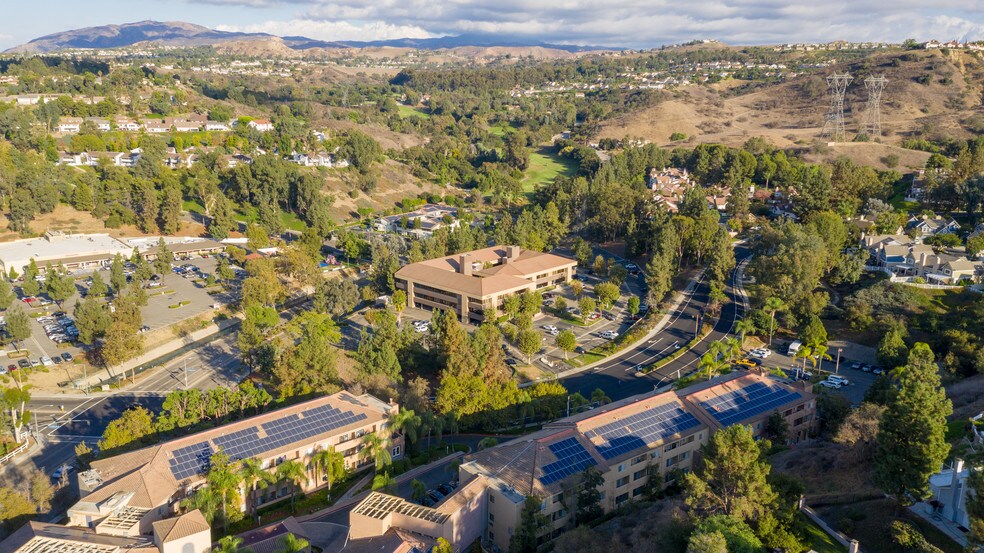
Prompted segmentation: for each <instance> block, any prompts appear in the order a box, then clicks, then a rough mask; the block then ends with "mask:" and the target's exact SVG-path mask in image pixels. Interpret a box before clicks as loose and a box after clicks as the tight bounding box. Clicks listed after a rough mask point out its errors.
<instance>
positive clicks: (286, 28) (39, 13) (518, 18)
mask: <svg viewBox="0 0 984 553" xmlns="http://www.w3.org/2000/svg"><path fill="white" fill-rule="evenodd" d="M3 4H4V6H3V12H4V13H3V17H2V21H3V23H2V24H0V48H9V47H11V46H15V45H18V44H22V43H24V42H27V41H29V40H31V39H32V38H36V37H39V36H43V35H46V34H50V33H55V32H59V31H64V30H69V29H77V28H81V27H88V26H96V25H105V24H110V23H128V22H133V21H140V20H144V19H153V20H158V21H186V22H189V23H196V24H199V25H204V26H207V27H211V28H216V29H221V30H228V31H249V32H267V33H271V34H276V35H303V36H307V37H310V38H315V39H321V40H381V39H393V38H403V37H413V38H424V37H435V36H444V35H458V34H462V33H494V34H505V35H510V36H511V37H513V36H522V37H527V38H529V39H532V40H536V41H542V42H550V43H560V44H588V45H601V46H615V47H626V48H652V47H657V46H661V45H664V44H678V43H681V42H687V41H690V40H697V39H715V40H720V41H722V42H725V43H728V44H735V45H739V44H776V43H786V42H821V41H824V42H825V41H830V40H851V41H890V42H901V41H902V40H904V39H906V38H910V37H911V38H916V39H917V40H928V39H931V38H936V39H939V40H950V39H958V40H984V0H959V1H957V0H935V1H931V2H927V1H926V0H891V1H889V0H686V1H681V0H495V1H493V0H126V1H124V0H81V1H80V0H35V1H33V2H27V1H25V0H4V2H3ZM83 6H84V7H83Z"/></svg>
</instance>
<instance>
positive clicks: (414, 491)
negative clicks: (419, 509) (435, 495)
mask: <svg viewBox="0 0 984 553" xmlns="http://www.w3.org/2000/svg"><path fill="white" fill-rule="evenodd" d="M410 490H411V491H410V499H412V500H414V501H416V502H417V503H420V502H422V501H423V500H424V498H425V497H427V485H426V484H424V483H423V482H421V481H420V480H417V479H416V478H414V479H413V480H411V481H410Z"/></svg>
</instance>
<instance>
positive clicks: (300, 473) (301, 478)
mask: <svg viewBox="0 0 984 553" xmlns="http://www.w3.org/2000/svg"><path fill="white" fill-rule="evenodd" d="M276 478H277V480H278V481H281V482H282V481H284V480H286V481H288V482H289V483H290V512H292V513H293V512H294V495H295V492H296V491H297V485H298V484H299V483H301V482H305V483H306V482H307V481H308V477H307V471H306V470H304V465H302V464H301V463H300V462H298V461H293V460H291V461H284V462H283V463H280V465H278V466H277V474H276Z"/></svg>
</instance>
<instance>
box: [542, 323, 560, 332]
mask: <svg viewBox="0 0 984 553" xmlns="http://www.w3.org/2000/svg"><path fill="white" fill-rule="evenodd" d="M543 330H546V331H547V332H549V333H550V334H553V333H554V332H557V327H555V326H554V325H543Z"/></svg>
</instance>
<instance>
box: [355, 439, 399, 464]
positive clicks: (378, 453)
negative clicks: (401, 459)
mask: <svg viewBox="0 0 984 553" xmlns="http://www.w3.org/2000/svg"><path fill="white" fill-rule="evenodd" d="M389 448H390V441H389V439H388V438H384V437H382V436H380V435H379V434H377V433H375V432H372V433H369V434H366V435H365V436H363V437H362V449H361V450H360V451H359V458H360V459H363V460H372V461H373V463H375V465H376V471H380V470H382V469H383V467H385V466H387V465H389V464H390V463H392V462H393V456H392V455H391V454H390V450H389Z"/></svg>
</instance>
